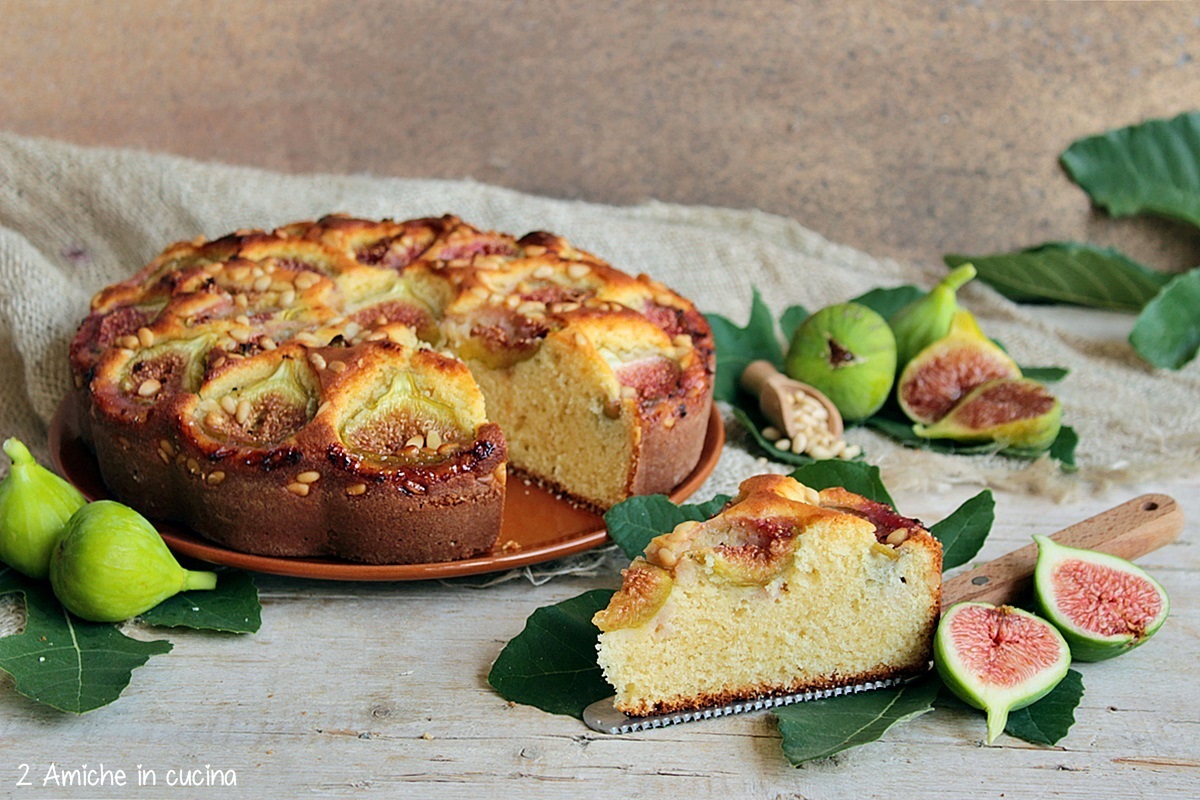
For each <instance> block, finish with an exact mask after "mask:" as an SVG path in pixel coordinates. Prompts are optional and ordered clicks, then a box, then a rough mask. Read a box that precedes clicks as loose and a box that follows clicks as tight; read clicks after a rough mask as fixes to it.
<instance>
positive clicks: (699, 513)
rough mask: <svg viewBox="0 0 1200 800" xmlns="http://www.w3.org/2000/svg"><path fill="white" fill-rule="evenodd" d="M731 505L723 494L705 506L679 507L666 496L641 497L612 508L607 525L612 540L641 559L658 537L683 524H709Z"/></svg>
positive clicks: (629, 554) (701, 504)
mask: <svg viewBox="0 0 1200 800" xmlns="http://www.w3.org/2000/svg"><path fill="white" fill-rule="evenodd" d="M728 502H729V496H728V495H723V494H719V495H716V496H715V497H713V498H712V499H711V500H709V501H708V502H705V503H699V504H696V505H681V506H677V505H675V504H674V503H672V502H671V501H670V499H669V498H668V497H667V496H666V495H662V494H650V495H640V496H636V497H631V498H629V499H628V500H624V501H622V502H620V503H617V504H616V505H615V506H613V507H612V508H610V509H609V510H608V511H607V512H606V513H605V515H604V524H605V525H606V526H608V535H609V537H610V538H611V539H612V540H613V541H614V542H616V543H617V546H618V547H620V548H621V551H622V552H623V553H625V555H626V556H627V557H629V558H631V559H632V558H635V557H637V556H640V555H641V554H642V552H643V551H644V550H645V549H646V545H648V544H650V540H651V539H653V538H654V537H655V536H660V535H662V534H664V533H670V532H671V531H673V530H675V526H676V525H678V524H679V523H681V522H687V521H688V520H693V521H695V522H701V521H703V520H706V519H708V518H709V517H711V516H713V515H714V514H716V513H717V512H718V511H720V510H721V508H722V507H723V506H724V505H725V504H726V503H728Z"/></svg>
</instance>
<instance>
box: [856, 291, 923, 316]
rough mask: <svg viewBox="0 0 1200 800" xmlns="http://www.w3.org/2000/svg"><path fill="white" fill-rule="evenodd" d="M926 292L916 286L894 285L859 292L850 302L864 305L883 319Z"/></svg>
mask: <svg viewBox="0 0 1200 800" xmlns="http://www.w3.org/2000/svg"><path fill="white" fill-rule="evenodd" d="M926 294H928V292H926V291H924V290H922V289H918V288H917V287H916V286H911V285H905V286H895V287H893V288H890V289H872V290H871V291H869V292H866V293H865V294H860V295H859V296H858V297H856V298H854V299H853V300H851V301H850V302H851V303H859V304H860V305H864V306H866V307H867V308H869V309H871V310H872V311H874V312H875V313H877V314H878V315H879V316H881V317H883V318H884V319H891V318H892V316H893V315H895V313H896V312H897V311H899V310H900V309H902V308H904V307H905V306H906V305H908V304H909V303H911V302H912V301H914V300H919V299H920V298H922V297H924V296H925V295H926Z"/></svg>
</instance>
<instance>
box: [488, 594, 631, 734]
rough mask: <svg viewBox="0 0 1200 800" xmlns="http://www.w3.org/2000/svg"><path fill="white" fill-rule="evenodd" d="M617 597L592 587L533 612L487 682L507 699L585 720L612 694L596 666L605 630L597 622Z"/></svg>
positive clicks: (493, 666) (503, 653)
mask: <svg viewBox="0 0 1200 800" xmlns="http://www.w3.org/2000/svg"><path fill="white" fill-rule="evenodd" d="M612 595H613V592H612V590H610V589H593V590H591V591H590V592H584V593H583V594H581V595H578V596H576V597H572V598H570V599H568V600H563V601H562V602H561V603H555V604H554V605H552V606H544V607H543V608H539V609H537V610H536V611H534V612H533V614H531V615H530V617H529V619H528V620H526V622H525V629H524V630H522V631H521V632H520V633H519V634H517V635H516V636H515V637H514V638H513V639H512V640H511V641H510V642H509V643H508V644H506V645H505V646H504V649H503V650H502V651H500V656H499V657H498V658H497V659H496V663H495V664H493V665H492V669H491V672H489V673H488V683H489V684H491V686H492V688H494V689H495V690H496V691H497V692H499V693H500V696H501V697H503V698H504V699H506V700H511V701H512V702H514V703H522V704H524V705H530V706H535V707H537V708H540V709H542V710H543V711H548V712H550V713H551V714H565V715H567V716H571V717H575V718H576V719H582V718H583V710H584V709H585V708H587V707H588V706H589V705H591V704H592V703H594V702H596V701H597V700H601V699H603V698H605V697H609V696H611V695H612V693H613V690H612V687H611V686H609V685H608V683H607V682H606V681H605V680H604V673H603V672H602V671H601V670H600V667H599V665H597V663H596V638H597V637H598V636H599V635H600V631H599V629H598V628H597V627H596V626H595V625H593V624H592V616H593V615H594V614H595V613H596V612H597V611H599V610H600V609H602V608H605V607H606V606H608V601H609V599H610V598H611V597H612Z"/></svg>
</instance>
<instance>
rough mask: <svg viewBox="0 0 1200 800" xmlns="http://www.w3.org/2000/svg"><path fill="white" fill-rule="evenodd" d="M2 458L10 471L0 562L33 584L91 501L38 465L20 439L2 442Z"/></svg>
mask: <svg viewBox="0 0 1200 800" xmlns="http://www.w3.org/2000/svg"><path fill="white" fill-rule="evenodd" d="M4 452H5V453H7V454H8V457H9V458H11V459H12V469H11V470H10V471H9V473H8V477H6V478H5V479H4V481H3V482H2V483H0V560H2V561H4V563H5V564H8V565H9V566H10V567H12V568H13V569H15V570H17V571H18V572H23V573H24V574H26V575H28V576H29V577H31V578H45V577H46V575H47V573H48V572H49V570H50V551H51V550H53V549H54V543H55V542H57V541H58V537H59V536H60V535H61V534H62V532H63V528H65V527H66V525H67V520H69V519H70V518H71V515H72V514H74V513H75V512H76V511H77V510H79V508H80V507H82V506H83V505H85V504H86V503H87V498H85V497H84V496H83V495H82V494H80V493H79V490H78V489H76V488H75V487H74V486H72V485H71V484H69V483H67V482H66V481H64V480H63V479H62V478H60V477H58V476H57V475H55V474H54V473H53V472H51V471H50V470H48V469H46V468H45V467H43V466H42V465H41V464H39V463H37V461H35V460H34V458H33V456H32V455H30V453H29V448H27V447H26V446H25V445H23V444H22V443H21V442H19V441H17V440H16V439H8V440H6V441H5V442H4Z"/></svg>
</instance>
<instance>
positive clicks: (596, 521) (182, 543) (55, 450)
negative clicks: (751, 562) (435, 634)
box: [50, 397, 725, 581]
mask: <svg viewBox="0 0 1200 800" xmlns="http://www.w3.org/2000/svg"><path fill="white" fill-rule="evenodd" d="M724 444H725V428H724V425H722V423H721V415H720V413H719V412H718V411H717V409H716V408H715V407H714V408H713V410H712V413H711V414H710V415H709V417H708V432H707V435H706V436H705V440H704V450H703V452H702V453H701V454H700V463H698V464H697V465H696V468H695V469H694V470H693V471H692V474H690V475H688V476H687V478H685V479H684V480H683V482H682V483H680V484H679V485H678V486H676V487H675V489H674V491H672V492H671V494H670V497H671V499H672V500H674V501H675V502H677V503H678V502H680V501H682V500H684V499H685V498H687V497H689V496H690V495H691V494H692V493H693V492H695V491H696V489H698V488H700V484H702V483H704V480H705V478H707V477H708V476H709V474H711V473H712V471H713V468H714V467H715V466H716V464H717V459H718V458H719V457H720V455H721V448H722V447H723V446H724ZM50 458H51V460H52V462H53V463H54V466H55V467H56V468H57V469H58V471H59V472H60V473H61V474H62V475H63V476H64V477H65V478H66V479H67V480H69V481H70V482H71V483H73V484H75V486H76V487H78V488H79V490H80V491H81V492H83V493H84V495H86V496H87V497H88V499H90V500H99V499H102V498H106V497H108V496H109V495H108V489H107V487H105V485H104V481H103V480H102V479H101V478H100V470H99V468H98V466H97V465H96V459H95V458H94V457H93V456H92V453H91V451H90V450H88V448H87V447H86V446H85V445H84V443H83V441H82V440H81V439H80V436H79V430H78V426H77V425H76V423H75V409H74V401H73V400H72V399H71V398H70V397H68V398H67V399H66V400H64V401H63V402H62V404H61V405H60V406H59V407H58V411H57V413H56V414H55V415H54V420H53V421H52V422H51V423H50ZM155 526H156V527H157V528H158V531H159V533H161V534H162V537H163V539H164V540H165V541H166V543H167V544H168V545H169V546H170V547H171V549H172V550H174V551H175V552H176V553H179V554H180V555H185V556H190V557H192V558H196V559H199V560H201V561H207V562H210V563H212V564H221V565H223V566H227V567H238V568H240V569H248V570H254V571H255V572H266V573H270V574H273V575H290V576H293V577H298V578H323V579H327V580H339V581H413V580H425V579H429V578H450V577H455V576H460V575H477V574H479V573H483V572H499V571H502V570H507V569H512V568H513V567H523V566H526V565H528V564H537V563H539V562H542V561H550V560H551V559H555V558H561V557H563V556H567V555H571V554H573V553H579V552H582V551H584V550H589V549H591V548H593V547H596V546H598V545H601V544H603V543H604V542H605V540H606V539H607V534H606V533H605V530H604V520H603V519H602V518H601V517H600V515H598V514H593V513H592V512H590V511H584V510H582V509H579V508H576V507H575V506H573V505H571V504H570V503H568V502H566V501H565V500H562V499H560V498H558V497H556V496H555V495H553V494H551V493H550V492H547V491H546V490H544V489H542V488H540V487H538V486H526V485H525V484H524V483H523V482H522V481H521V480H520V479H519V478H515V477H512V476H510V477H509V481H508V494H507V497H506V499H505V503H504V524H503V525H502V526H501V528H500V539H499V541H498V542H497V544H496V549H495V550H493V551H492V552H491V553H490V554H489V555H486V556H482V557H479V558H469V559H465V560H462V561H441V562H437V563H432V564H381V565H378V564H355V563H353V562H349V561H338V560H333V559H325V558H280V557H275V556H256V555H251V554H249V553H239V552H237V551H235V550H229V549H227V548H225V547H222V546H221V545H219V544H216V543H214V542H211V541H209V540H208V539H205V538H204V537H202V536H200V535H199V534H197V533H195V532H194V531H192V530H191V529H189V528H186V527H184V526H182V525H178V524H176V523H172V522H159V521H155Z"/></svg>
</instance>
